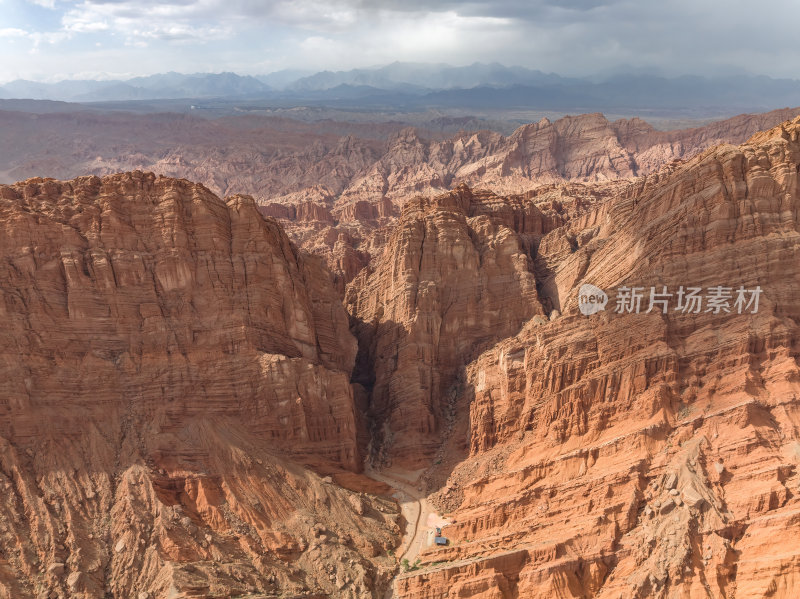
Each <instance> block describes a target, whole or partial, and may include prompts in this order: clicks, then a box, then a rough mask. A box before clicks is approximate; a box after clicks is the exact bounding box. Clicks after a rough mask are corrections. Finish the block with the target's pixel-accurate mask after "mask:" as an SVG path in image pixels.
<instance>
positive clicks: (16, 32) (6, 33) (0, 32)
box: [0, 27, 29, 37]
mask: <svg viewBox="0 0 800 599" xmlns="http://www.w3.org/2000/svg"><path fill="white" fill-rule="evenodd" d="M28 35H29V34H28V32H27V31H25V30H24V29H17V28H15V27H4V28H3V29H0V37H28Z"/></svg>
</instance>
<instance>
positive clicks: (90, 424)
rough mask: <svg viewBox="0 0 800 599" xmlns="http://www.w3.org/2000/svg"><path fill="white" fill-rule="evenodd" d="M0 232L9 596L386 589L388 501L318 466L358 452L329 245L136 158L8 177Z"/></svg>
mask: <svg viewBox="0 0 800 599" xmlns="http://www.w3.org/2000/svg"><path fill="white" fill-rule="evenodd" d="M0 227H2V232H1V233H0V247H1V248H2V256H3V259H2V261H0V280H1V281H2V285H1V286H0V317H2V320H3V323H4V324H3V327H2V330H0V380H2V394H1V395H2V397H1V400H2V401H1V402H0V409H2V411H3V418H2V423H0V485H1V486H2V488H3V489H4V492H3V498H2V500H0V530H2V535H0V555H1V556H2V560H0V596H3V597H14V598H17V597H20V598H22V597H39V596H40V595H41V593H45V595H46V594H47V593H48V592H50V593H56V595H57V596H59V597H63V596H69V597H106V596H110V595H113V596H114V597H126V598H127V597H134V596H137V593H139V592H149V593H152V594H153V595H152V596H158V597H166V596H175V597H178V596H218V594H219V593H223V594H225V595H226V596H230V593H233V594H244V593H268V594H272V593H281V592H282V593H289V594H292V595H294V596H308V597H310V596H323V595H328V594H330V593H333V592H338V593H339V594H340V596H348V597H362V596H364V595H365V594H367V595H369V594H370V593H371V591H367V590H366V589H375V588H380V587H381V585H382V584H384V583H383V582H382V581H383V580H384V576H385V571H384V570H385V568H386V566H387V564H386V563H383V562H381V560H380V559H378V558H377V557H376V556H378V555H385V551H386V549H388V548H389V547H392V546H393V544H394V536H393V534H394V533H395V532H396V530H397V525H396V524H395V519H396V517H397V513H396V508H395V506H394V505H393V504H391V503H389V502H387V501H383V500H380V499H378V498H376V497H362V496H360V495H359V494H358V493H352V492H350V491H346V490H345V489H343V488H340V487H338V486H335V485H333V484H330V483H326V482H324V481H323V480H322V479H321V478H320V476H319V475H317V474H315V473H314V472H312V471H311V470H310V469H308V468H307V467H306V466H307V465H310V466H313V467H314V468H315V470H316V471H317V472H323V473H324V472H333V473H335V472H341V471H343V470H350V471H358V470H359V469H360V467H361V459H360V456H359V454H358V449H357V446H356V443H357V439H356V436H357V430H358V422H357V419H358V415H357V414H356V411H355V408H354V403H353V394H352V390H351V386H350V382H349V379H350V372H351V369H352V366H353V361H354V358H355V353H356V342H355V339H354V338H353V337H352V336H351V335H350V333H349V331H348V321H347V316H346V314H345V312H344V309H343V308H342V306H341V304H340V302H339V299H338V294H337V293H336V292H335V290H334V288H333V286H332V284H331V279H330V274H329V273H328V271H327V270H326V269H325V268H324V267H323V266H322V265H321V263H320V262H319V261H318V260H317V259H316V258H313V257H310V256H308V255H304V254H302V253H300V252H298V251H297V249H296V248H295V247H293V246H292V244H290V242H289V241H288V239H287V237H286V235H285V234H284V233H283V231H282V230H281V228H280V227H279V226H278V225H277V224H276V223H275V222H274V221H272V220H269V219H264V218H262V217H261V216H260V215H259V213H258V211H257V208H256V205H255V203H254V202H253V201H252V199H248V198H243V197H233V198H229V199H228V200H227V201H226V202H223V201H221V200H219V199H218V198H216V197H215V196H214V195H213V194H211V193H210V192H209V191H208V190H206V189H205V188H204V187H202V186H200V185H195V184H190V183H188V182H186V181H179V180H172V179H163V178H156V177H155V176H154V175H145V174H142V173H130V174H125V175H116V176H113V177H107V178H104V179H99V178H96V177H86V178H81V179H76V180H74V181H69V182H57V181H52V180H41V179H34V180H30V181H27V182H25V183H20V184H17V185H14V186H3V187H0ZM383 559H384V560H385V559H386V558H385V557H384V558H383ZM340 562H341V563H345V564H347V565H346V566H344V567H341V568H339V567H338V566H334V564H336V563H340ZM336 589H338V591H337V590H336ZM51 596H55V595H51Z"/></svg>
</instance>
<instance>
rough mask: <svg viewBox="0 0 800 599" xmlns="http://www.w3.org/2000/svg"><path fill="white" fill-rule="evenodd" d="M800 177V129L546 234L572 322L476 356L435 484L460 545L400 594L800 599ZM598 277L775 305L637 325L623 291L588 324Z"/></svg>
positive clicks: (633, 191)
mask: <svg viewBox="0 0 800 599" xmlns="http://www.w3.org/2000/svg"><path fill="white" fill-rule="evenodd" d="M799 173H800V119H796V120H795V121H793V122H791V123H786V124H784V125H783V126H779V127H776V128H774V129H772V130H770V131H768V132H764V133H760V134H757V135H756V136H754V137H753V138H751V139H750V140H749V142H748V143H746V144H744V145H742V146H740V147H736V146H732V145H723V146H719V147H717V148H714V149H712V150H709V151H706V152H704V153H703V154H701V155H699V156H697V157H696V158H694V159H692V160H690V161H688V162H687V163H685V164H682V165H678V166H673V167H670V168H669V169H666V170H663V171H661V172H659V173H657V174H654V175H651V176H648V177H645V178H643V179H641V180H639V181H637V182H636V183H634V184H632V185H631V186H630V188H629V189H628V190H627V191H626V192H624V193H621V194H619V195H618V196H616V197H614V198H613V199H611V200H609V201H607V202H605V203H602V204H599V205H597V206H596V207H595V208H594V209H593V210H589V211H588V212H586V213H585V214H584V215H583V217H581V218H578V219H575V220H573V221H571V222H569V223H567V224H565V225H564V226H562V227H559V228H556V229H554V230H553V231H551V232H549V233H547V234H545V235H544V236H543V237H542V239H541V241H540V243H539V246H538V251H537V254H536V257H535V258H534V262H535V263H537V264H538V265H540V266H541V267H542V270H541V271H540V272H542V273H546V280H544V281H542V282H541V285H540V298H543V297H549V298H550V299H551V301H552V302H553V303H554V304H557V305H559V306H560V307H561V311H562V314H561V315H560V316H559V317H558V318H555V319H554V320H546V319H540V318H537V317H535V316H534V317H533V318H532V319H530V320H529V321H528V322H527V323H526V324H525V325H524V326H523V327H522V329H521V330H520V332H519V333H517V334H516V335H514V336H512V337H510V338H508V339H506V340H504V341H502V342H500V343H498V344H497V345H495V346H494V347H492V348H490V349H488V350H486V351H485V352H484V353H482V354H481V355H480V356H479V357H477V358H476V359H475V360H473V361H472V362H470V363H469V364H468V365H467V366H466V368H465V374H464V379H465V384H464V391H463V393H462V394H461V395H460V396H459V399H458V401H457V402H456V408H455V413H456V414H457V415H458V414H460V415H461V418H460V419H459V418H458V417H457V421H456V422H455V423H454V424H453V425H452V427H451V432H450V433H449V434H448V435H447V436H446V438H445V441H444V444H445V449H444V450H443V451H441V452H440V454H439V455H440V456H443V458H444V461H443V462H442V463H441V464H439V465H434V466H433V467H432V468H431V469H430V470H429V471H428V473H427V480H428V483H429V485H430V490H431V491H433V492H434V493H433V495H432V496H431V497H430V499H431V500H433V501H434V502H435V503H437V504H438V505H439V508H440V510H442V511H443V512H446V513H447V515H448V516H449V517H450V518H452V519H453V520H454V524H453V525H452V526H449V527H448V528H447V529H446V531H447V534H448V536H449V537H450V539H451V545H450V546H448V547H447V548H440V549H430V550H429V551H428V552H426V553H424V554H423V567H422V569H421V571H420V572H412V573H409V574H406V575H403V576H401V578H400V579H399V581H398V595H399V596H400V597H408V598H413V597H426V598H428V597H453V596H463V597H481V598H484V597H485V598H488V597H492V598H494V597H497V598H499V597H508V596H511V597H553V596H559V597H598V598H601V597H619V596H625V597H648V598H650V597H673V596H684V597H695V596H703V597H706V596H708V597H720V598H730V597H792V596H793V595H794V594H795V593H796V589H797V588H798V587H800V582H799V581H798V580H799V579H798V575H800V555H798V553H797V551H796V550H795V549H794V548H793V547H791V546H789V545H788V544H787V539H788V538H790V537H791V535H793V534H796V531H797V525H798V519H797V514H798V503H797V501H798V488H800V486H799V485H800V474H799V473H798V460H800V458H798V455H800V454H798V451H797V448H798V447H800V439H798V430H800V429H798V413H799V412H798V409H799V408H800V403H798V401H799V400H798V395H799V394H800V388H799V385H800V341H799V340H800V330H798V322H799V320H798V317H800V314H798V313H797V307H798V303H797V298H796V293H795V290H796V289H797V288H798V283H800V281H798V273H797V271H796V268H795V265H796V264H797V256H798V252H800V187H799V185H800V183H799V177H800V174H799ZM565 238H566V239H574V240H576V241H575V242H574V243H572V244H569V245H571V249H570V250H568V251H566V252H565V251H564V250H563V249H560V248H562V247H563V245H564V244H563V243H562V242H561V241H559V239H565ZM583 283H592V284H594V285H596V286H598V287H599V288H601V289H606V290H614V289H616V288H619V287H620V286H628V287H641V288H643V289H645V290H647V291H649V287H650V286H656V287H657V289H659V290H661V286H662V285H667V286H668V287H669V288H670V289H672V290H673V292H674V291H677V289H678V288H679V287H680V286H681V285H687V286H688V285H697V286H700V287H702V288H704V289H708V288H711V287H713V286H717V285H724V286H729V287H732V288H734V289H736V288H738V287H739V286H740V285H741V286H743V287H744V288H746V289H755V288H756V287H757V286H758V287H760V288H761V289H762V290H763V295H762V296H761V303H760V306H759V309H758V311H757V312H756V313H752V308H751V310H750V311H747V310H745V311H744V312H743V313H741V314H740V313H738V310H737V309H736V308H735V307H734V304H733V299H731V300H730V303H729V304H728V309H729V310H730V311H729V312H726V311H725V310H722V309H721V310H714V309H712V310H707V308H706V307H704V308H703V310H702V311H700V312H698V313H694V312H693V311H690V312H687V313H684V312H683V311H675V310H674V309H673V310H671V311H668V312H667V313H666V314H664V313H662V311H661V309H657V310H655V311H654V312H651V313H649V314H646V313H644V312H645V309H646V304H645V305H644V306H643V307H642V313H635V312H631V313H628V312H622V313H617V312H615V311H614V298H612V299H611V300H610V301H611V303H610V304H609V305H608V307H607V310H606V311H601V312H599V313H597V314H595V315H593V316H588V317H587V316H584V315H582V314H580V313H579V312H578V310H577V291H578V288H579V287H580V285H582V284H583ZM673 301H676V298H673ZM674 307H675V304H673V308H674ZM448 456H455V459H450V460H449V461H448Z"/></svg>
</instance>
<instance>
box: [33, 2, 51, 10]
mask: <svg viewBox="0 0 800 599" xmlns="http://www.w3.org/2000/svg"><path fill="white" fill-rule="evenodd" d="M28 2H29V3H30V4H35V5H36V6H41V7H43V8H49V9H51V10H52V9H54V8H55V7H56V2H55V0H28Z"/></svg>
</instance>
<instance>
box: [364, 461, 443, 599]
mask: <svg viewBox="0 0 800 599" xmlns="http://www.w3.org/2000/svg"><path fill="white" fill-rule="evenodd" d="M421 472H422V471H421V470H420V471H416V472H414V471H406V470H398V469H392V468H389V469H385V470H381V471H377V470H372V469H367V470H366V472H365V474H366V475H367V476H369V477H370V478H372V479H374V480H378V481H380V482H383V483H386V484H387V485H389V486H390V487H392V488H393V489H394V490H395V492H394V493H393V494H392V496H393V497H394V498H395V499H397V501H398V503H399V504H400V510H401V511H402V513H403V517H404V518H405V519H406V522H408V526H407V528H406V531H405V534H404V535H403V539H402V541H401V542H400V546H399V547H398V548H397V551H396V555H397V559H398V560H402V559H407V560H408V563H409V564H413V563H414V561H415V560H416V559H417V556H419V554H420V553H421V552H422V551H423V550H424V549H425V548H426V547H428V546H429V545H431V544H432V543H433V537H434V534H435V528H436V527H437V526H444V525H445V524H448V522H447V520H444V519H442V518H440V517H439V516H438V515H437V513H436V509H435V508H434V507H433V506H432V505H431V504H430V503H429V502H428V500H427V499H426V498H425V495H424V494H423V492H422V491H420V490H419V489H417V487H416V486H415V482H416V480H417V479H418V478H419V475H420V473H421ZM391 597H394V581H392V586H391V587H390V588H389V590H388V591H387V593H386V595H385V599H390V598H391Z"/></svg>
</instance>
